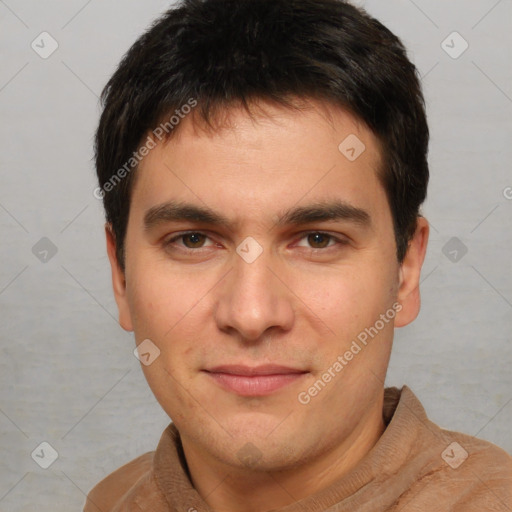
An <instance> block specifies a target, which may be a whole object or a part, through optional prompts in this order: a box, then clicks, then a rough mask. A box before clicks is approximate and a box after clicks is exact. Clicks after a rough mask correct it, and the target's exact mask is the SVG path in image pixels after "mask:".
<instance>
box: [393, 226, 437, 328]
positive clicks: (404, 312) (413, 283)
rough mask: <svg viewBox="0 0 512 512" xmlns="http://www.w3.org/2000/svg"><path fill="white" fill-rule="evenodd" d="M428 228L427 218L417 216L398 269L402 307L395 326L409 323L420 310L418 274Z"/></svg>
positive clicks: (425, 245) (426, 241) (399, 296)
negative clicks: (410, 238)
mask: <svg viewBox="0 0 512 512" xmlns="http://www.w3.org/2000/svg"><path fill="white" fill-rule="evenodd" d="M429 230H430V228H429V225H428V221H427V219H425V218H424V217H418V219H417V221H416V231H415V233H414V237H413V238H412V240H411V241H410V242H409V247H408V249H407V254H406V255H405V258H404V261H403V262H402V264H401V265H400V269H399V277H400V283H399V288H398V297H397V300H398V302H399V303H400V304H401V305H402V309H401V310H400V311H399V312H398V313H397V315H396V317H395V327H403V326H405V325H407V324H410V323H411V322H412V321H413V320H414V319H415V318H416V317H417V316H418V313H419V311H420V306H421V298H420V274H421V267H422V265H423V260H424V259H425V254H426V252H427V243H428V235H429Z"/></svg>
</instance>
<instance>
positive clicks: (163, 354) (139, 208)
mask: <svg viewBox="0 0 512 512" xmlns="http://www.w3.org/2000/svg"><path fill="white" fill-rule="evenodd" d="M262 105H263V104H262ZM326 106H327V105H325V104H322V103H315V102H313V101H311V102H310V103H309V108H305V109H303V110H302V111H300V112H297V111H294V110H291V109H287V108H284V107H279V106H275V105H270V104H265V105H264V110H265V112H266V114H261V115H257V116H256V117H255V119H253V120H251V119H250V117H249V116H248V115H247V113H246V112H245V111H244V110H242V109H239V108H236V107H233V108H231V109H230V110H229V111H228V113H227V117H226V119H224V120H223V122H222V123H221V125H220V126H218V127H217V128H216V129H215V130H207V129H203V128H204V127H203V126H201V124H200V122H198V121H197V120H194V117H193V116H192V115H191V116H188V117H187V118H186V119H184V120H183V121H182V122H181V125H180V127H179V131H178V132H177V133H176V134H175V135H174V136H173V138H172V139H170V140H169V141H168V142H167V143H166V144H164V143H160V144H158V145H157V147H156V148H154V149H153V150H151V152H150V153H149V154H148V155H147V156H146V157H145V159H144V160H143V162H142V163H141V165H140V167H139V169H138V170H137V179H136V182H135V186H134V189H133V195H132V199H131V206H130V215H129V220H128V229H127V235H126V240H125V252H126V260H125V264H126V267H125V272H122V271H121V269H120V266H119V264H118V262H117V261H116V256H115V240H114V238H113V236H112V234H111V231H110V228H109V226H108V225H107V227H106V235H107V249H108V254H109V258H110V262H111V266H112V279H113V288H114V293H115V298H116V301H117V305H118V308H119V319H120V324H121V326H122V327H123V328H124V329H126V330H128V331H132V330H133V331H134V333H135V339H136V343H137V344H139V343H140V342H142V341H143V340H145V339H147V338H149V339H150V340H152V342H153V343H154V344H155V345H156V346H158V348H159V349H160V356H159V357H158V358H157V359H156V360H155V361H154V362H153V363H152V364H151V365H149V366H142V368H143V371H144V373H145V376H146V379H147V381H148V383H149V385H150V387H151V389H152V391H153V393H154V395H155V396H156V398H157V400H158V401H159V403H160V404H161V406H162V407H163V409H164V410H165V411H166V413H167V414H168V415H169V416H170V417H171V418H172V420H173V421H174V423H175V424H176V426H177V428H178V430H179V431H180V435H181V439H182V444H183V448H184V452H185V456H186V459H187V464H188V466H189V470H190V473H191V476H192V481H193V484H194V486H195V487H196V489H197V490H198V492H199V493H200V494H201V496H202V497H203V498H204V499H205V501H206V502H207V503H208V504H209V505H210V507H212V509H214V510H216V511H223V512H224V511H226V512H234V511H239V510H242V509H243V510H245V511H248V512H265V511H268V510H271V509H276V508H279V507H284V506H286V505H288V504H290V503H294V502H295V501H297V500H300V499H301V498H304V497H306V496H309V495H311V494H313V493H315V492H318V491H320V490H322V489H324V488H326V487H327V486H329V485H330V484H332V483H333V482H335V481H337V480H339V479H340V478H341V477H342V476H343V475H345V474H346V473H347V472H349V471H350V470H351V469H352V468H354V466H355V465H356V464H357V463H358V462H359V461H360V460H361V459H362V458H363V457H364V456H365V455H366V454H367V453H368V451H369V450H370V449H371V448H372V447H373V446H374V445H375V443H376V442H377V441H378V439H379V437H380V436H381V435H382V433H383V431H384V429H385V425H384V424H383V420H382V404H383V392H384V379H385V375H386V370H387V366H388V362H389V357H390V352H391V346H392V340H393V329H394V327H401V326H404V325H407V324H409V323H410V322H412V321H413V320H414V319H415V318H416V316H417V314H418V312H419V308H420V294H419V278H420V270H421V266H422V264H423V260H424V257H425V252H426V247H427V241H428V233H429V228H428V223H427V221H426V220H425V219H424V218H422V217H420V218H418V223H417V230H416V233H415V236H414V238H413V240H412V241H411V243H410V246H409V249H408V252H407V255H406V258H405V260H404V262H403V263H402V264H401V265H399V263H398V262H397V259H396V245H395V238H394V232H393V222H392V217H391V212H390V208H389V205H388V202H387V198H386V194H385V191H384V189H383V187H382V185H381V184H380V182H379V180H378V178H377V169H378V168H379V165H380V161H381V154H380V146H379V142H378V140H377V139H376V138H375V137H374V136H373V134H372V133H371V132H370V131H369V130H368V129H367V128H366V127H365V125H364V124H363V123H361V122H360V121H358V120H357V119H355V118H354V117H353V116H351V115H350V114H349V113H347V112H345V111H342V110H340V109H335V108H333V107H332V106H331V107H330V109H329V112H330V116H328V115H327V114H326ZM312 134H314V136H312ZM350 134H355V135H357V137H358V138H359V139H360V140H361V141H363V142H364V144H365V146H366V150H365V151H364V152H363V153H362V154H361V156H359V158H357V159H356V160H355V161H353V162H350V161H349V160H348V159H347V158H346V157H345V156H344V155H343V154H342V153H341V152H340V151H339V150H338V145H339V144H340V142H341V141H343V140H344V139H345V138H346V137H347V136H348V135H350ZM330 199H342V200H344V201H346V202H348V203H350V204H352V205H354V206H357V207H359V208H362V209H364V210H366V211H367V212H368V213H369V214H370V219H371V227H370V228H366V229H365V228H363V227H362V226H360V225H358V224H357V223H354V222H350V221H347V220H336V221H328V222H315V223H312V224H308V225H301V226H295V225H285V226H278V227H276V224H275V222H276V220H277V219H278V218H280V216H281V215H282V214H283V212H284V211H286V210H287V209H288V208H292V207H296V206H305V205H308V204H310V203H313V202H316V201H321V200H330ZM169 200H179V201H186V202H189V203H193V204H195V205H198V206H203V207H204V206H207V207H209V208H211V209H212V210H215V211H217V212H220V213H222V214H223V215H225V216H227V217H228V218H229V219H230V220H232V221H233V222H234V223H235V224H234V226H233V229H230V230H228V229H226V228H224V227H219V226H211V225H207V224H202V223H196V222H190V221H180V222H162V223H159V224H158V225H156V226H154V227H153V228H152V229H151V230H149V231H147V230H145V229H144V223H143V220H144V215H145V213H146V212H147V210H148V209H149V208H151V207H154V206H156V205H160V204H162V203H165V202H166V201H169ZM189 230H192V231H198V232H200V233H203V234H206V235H207V236H206V237H203V238H200V242H199V243H198V242H197V241H196V240H197V239H194V241H191V240H190V239H189V238H187V237H185V238H181V239H178V240H177V241H175V242H173V243H172V244H171V245H167V246H166V245H165V242H166V241H168V240H169V239H170V238H172V236H176V235H179V234H180V233H182V232H184V231H189ZM318 231H321V232H325V233H327V234H329V235H332V236H333V237H338V238H340V239H342V240H345V241H347V242H348V243H346V244H343V245H342V244H337V243H336V241H335V240H333V239H329V238H328V237H327V240H328V243H327V244H326V243H325V239H322V240H323V241H322V242H321V243H318V242H315V240H316V239H313V240H311V237H308V234H311V233H315V232H318ZM248 236H250V237H253V238H254V239H255V240H256V241H257V242H258V243H259V244H260V246H261V247H262V248H263V252H262V254H261V255H260V256H259V257H258V258H257V259H256V260H255V261H254V262H253V263H247V262H246V261H244V259H242V258H241V257H240V256H239V255H238V254H237V252H236V248H237V247H238V246H239V245H240V244H241V242H242V241H243V240H244V239H245V238H246V237H248ZM201 243H202V245H201ZM325 245H327V247H324V246H325ZM187 247H189V249H188V252H186V250H187ZM194 251H195V252H194ZM395 302H399V303H400V305H401V310H400V312H398V313H397V314H396V317H395V318H394V320H391V321H390V322H389V323H387V324H386V325H385V327H384V328H383V329H382V330H380V331H379V334H378V335H377V336H375V337H374V338H373V339H372V340H371V342H369V343H368V344H367V346H366V347H364V348H363V349H362V350H361V351H360V352H359V353H358V354H357V355H355V356H354V358H353V359H352V360H351V361H350V362H348V364H347V365H346V366H345V367H344V368H343V370H342V371H341V372H339V373H337V374H336V376H335V377H334V378H332V380H331V381H330V382H329V383H328V384H327V385H326V386H325V388H324V389H323V390H322V391H321V392H319V393H318V394H317V395H316V396H315V397H314V398H313V399H311V401H310V402H309V403H308V404H302V403H300V402H299V400H298V399H297V396H298V394H299V393H300V392H301V391H305V390H306V391H307V390H308V388H309V387H311V386H312V385H313V384H314V383H315V381H317V380H318V379H319V378H320V377H321V376H322V374H323V373H324V372H325V371H326V369H328V368H329V367H332V365H333V363H334V362H335V361H336V360H337V357H338V356H339V355H343V354H344V353H345V352H346V351H347V350H348V349H349V347H350V345H351V343H352V341H353V340H355V339H356V337H357V335H358V334H359V333H360V332H361V331H364V329H365V328H368V327H370V326H373V325H374V324H375V322H376V320H378V319H379V317H380V315H381V314H383V313H386V311H388V310H390V309H392V305H393V304H394V303H395ZM228 363H231V364H233V363H239V364H246V365H248V366H256V365H260V364H266V363H275V364H283V365H287V366H292V367H295V368H300V369H305V370H307V371H308V373H306V374H305V375H303V376H302V377H301V378H300V379H298V380H296V381H294V382H292V383H291V384H289V385H288V386H285V387H284V388H281V389H279V390H277V391H275V392H273V393H272V394H270V395H267V396H262V397H253V396H251V397H242V396H239V395H237V394H235V393H233V392H231V391H227V390H224V389H223V388H221V387H219V386H218V385H217V384H216V383H215V382H213V381H212V379H211V377H210V376H208V375H207V374H206V373H205V372H203V371H201V370H203V369H204V368H206V367H212V366H214V365H220V364H228ZM248 442H250V443H252V445H254V447H255V449H256V453H258V454H259V456H260V458H259V460H258V461H257V462H255V463H253V464H247V463H246V462H244V460H243V458H241V457H240V454H241V453H246V452H244V450H247V447H245V448H244V446H245V445H246V443H248ZM240 450H242V451H240ZM253 450H254V448H253Z"/></svg>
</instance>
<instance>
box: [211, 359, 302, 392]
mask: <svg viewBox="0 0 512 512" xmlns="http://www.w3.org/2000/svg"><path fill="white" fill-rule="evenodd" d="M204 372H205V373H206V374H207V375H208V376H209V377H210V378H211V379H212V380H213V381H214V382H216V383H217V384H218V385H219V386H220V387H222V388H223V389H225V390H227V391H231V392H233V393H236V394H238V395H241V396H264V395H268V394H270V393H273V392H275V391H277V390H279V389H281V388H283V387H285V386H287V385H289V384H291V383H293V382H296V381H298V380H300V379H301V378H302V377H303V376H304V375H306V374H307V373H308V372H307V371H306V370H301V369H297V368H290V367H289V366H282V365H275V364H268V365H261V366H255V367H250V366H245V365H222V366H215V367H212V368H209V369H207V370H204Z"/></svg>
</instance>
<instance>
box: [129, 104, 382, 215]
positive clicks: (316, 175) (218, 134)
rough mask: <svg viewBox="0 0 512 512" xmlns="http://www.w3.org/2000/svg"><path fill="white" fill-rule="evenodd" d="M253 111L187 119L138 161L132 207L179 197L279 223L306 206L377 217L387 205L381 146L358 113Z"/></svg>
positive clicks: (306, 108)
mask: <svg viewBox="0 0 512 512" xmlns="http://www.w3.org/2000/svg"><path fill="white" fill-rule="evenodd" d="M251 113H252V115H249V114H248V113H247V111H246V110H245V109H244V108H235V107H232V108H229V109H227V110H225V111H222V112H221V115H218V116H217V117H216V118H215V119H213V122H212V124H211V126H209V125H207V124H205V123H204V122H203V121H201V120H200V119H199V118H198V116H197V115H195V113H192V114H191V115H189V116H187V117H185V118H184V119H182V120H181V122H180V126H179V129H178V130H177V131H176V133H174V134H173V136H172V138H170V139H169V140H168V141H167V142H161V143H158V144H157V145H156V147H155V148H154V149H152V150H151V151H150V152H149V154H148V155H147V156H146V157H144V159H143V161H142V162H141V163H140V165H139V168H138V169H137V172H136V176H137V179H136V181H135V184H134V189H133V194H132V207H133V208H135V209H136V210H139V213H140V215H144V214H145V213H146V212H147V210H148V209H149V208H154V207H155V206H157V205H159V204H164V203H165V202H167V201H169V200H174V199H179V200H186V202H187V203H191V202H194V203H196V204H198V205H202V206H207V207H208V208H209V209H212V210H216V211H223V212H225V214H226V215H225V216H228V217H229V215H230V213H231V214H232V215H235V214H236V213H242V212H243V213H245V214H246V215H247V216H251V215H256V216H258V217H260V218H261V217H262V214H263V212H264V213H265V214H268V215H271V216H272V217H273V218H274V220H275V217H276V212H277V211H283V208H284V209H286V208H285V207H286V206H291V205H293V204H295V205H300V204H302V203H307V202H317V203H318V202H321V201H325V200H332V199H342V200H346V202H347V203H351V204H353V206H355V207H361V208H363V207H364V208H365V209H369V210H373V211H374V214H375V213H377V211H378V210H379V209H382V207H383V206H386V205H387V200H386V197H385V192H384V189H383V188H382V185H381V183H380V181H379V179H378V173H379V170H380V166H381V161H382V158H381V148H380V143H379V141H378V139H377V138H376V137H375V136H374V134H373V133H372V132H371V131H370V130H369V129H368V128H367V127H366V126H365V124H364V123H363V122H361V121H360V120H358V119H357V118H356V117H355V116H353V115H351V114H350V113H348V112H346V111H344V110H342V109H340V108H332V107H331V106H328V105H326V104H324V103H320V102H316V103H315V102H310V103H308V104H307V105H303V108H301V109H300V110H294V109H290V108H287V107H284V106H276V105H271V104H268V103H267V104H260V105H257V107H256V108H254V109H252V110H251ZM357 203H359V204H357Z"/></svg>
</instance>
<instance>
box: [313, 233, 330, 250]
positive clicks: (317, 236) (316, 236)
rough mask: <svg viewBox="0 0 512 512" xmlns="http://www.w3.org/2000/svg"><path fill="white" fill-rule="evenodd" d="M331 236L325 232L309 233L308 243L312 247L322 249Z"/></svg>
mask: <svg viewBox="0 0 512 512" xmlns="http://www.w3.org/2000/svg"><path fill="white" fill-rule="evenodd" d="M331 239H332V236H330V235H327V234H325V233H310V234H309V235H308V243H309V244H310V245H311V247H312V248H313V249H324V248H325V247H327V246H328V244H329V242H330V241H331Z"/></svg>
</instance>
